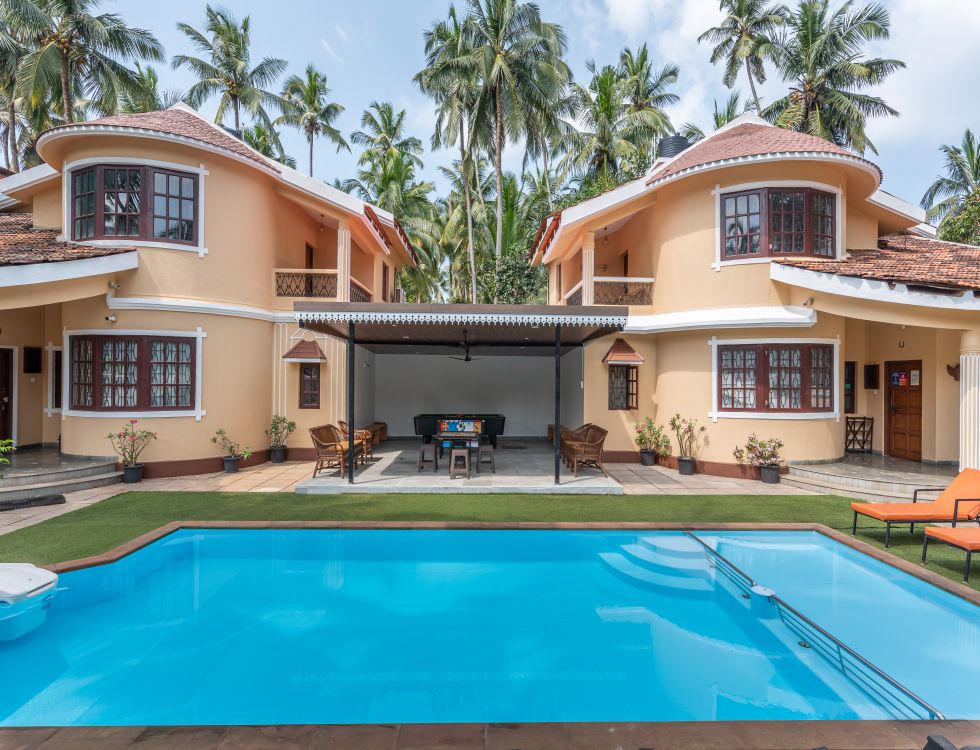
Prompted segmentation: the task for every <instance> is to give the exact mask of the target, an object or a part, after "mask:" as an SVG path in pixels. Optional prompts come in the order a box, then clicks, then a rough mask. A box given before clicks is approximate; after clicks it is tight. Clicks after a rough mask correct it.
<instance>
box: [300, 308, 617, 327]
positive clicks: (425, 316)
mask: <svg viewBox="0 0 980 750" xmlns="http://www.w3.org/2000/svg"><path fill="white" fill-rule="evenodd" d="M295 315H296V318H295V319H296V320H297V321H298V322H307V323H309V322H312V323H413V324H418V323H443V324H458V323H470V324H474V325H524V326H535V325H563V326H605V325H613V326H625V325H626V322H627V320H628V318H627V316H625V315H583V314H578V315H577V314H575V313H568V314H566V313H558V314H555V313H463V312H444V313H443V312H412V311H409V310H406V311H405V312H372V311H370V310H366V311H343V312H312V311H310V312H306V311H302V312H297V313H296V314H295Z"/></svg>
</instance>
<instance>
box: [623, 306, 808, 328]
mask: <svg viewBox="0 0 980 750" xmlns="http://www.w3.org/2000/svg"><path fill="white" fill-rule="evenodd" d="M816 322H817V313H816V312H815V311H814V310H811V309H810V308H808V307H799V306H792V305H789V306H780V305H768V306H767V305H762V306H754V307H717V308H712V309H708V310H684V311H683V312H674V313H658V314H654V315H634V314H632V313H630V316H629V320H628V321H627V323H626V326H625V327H624V328H623V332H624V333H668V332H671V331H703V330H715V329H719V328H808V327H811V326H813V325H814V324H815V323H816Z"/></svg>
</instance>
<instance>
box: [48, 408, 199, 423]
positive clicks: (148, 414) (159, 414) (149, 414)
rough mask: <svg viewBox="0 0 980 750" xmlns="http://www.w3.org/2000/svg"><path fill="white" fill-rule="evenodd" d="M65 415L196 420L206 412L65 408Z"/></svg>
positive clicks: (194, 410)
mask: <svg viewBox="0 0 980 750" xmlns="http://www.w3.org/2000/svg"><path fill="white" fill-rule="evenodd" d="M62 414H63V416H66V417H95V418H97V419H160V418H169V417H194V419H195V420H197V421H198V422H199V421H201V417H203V416H205V415H206V414H207V412H206V411H202V410H198V409H181V410H175V411H126V410H122V411H82V410H77V409H66V410H65V411H63V412H62Z"/></svg>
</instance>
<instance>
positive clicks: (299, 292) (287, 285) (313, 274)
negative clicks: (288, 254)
mask: <svg viewBox="0 0 980 750" xmlns="http://www.w3.org/2000/svg"><path fill="white" fill-rule="evenodd" d="M275 275H276V296H277V297H295V298H300V299H302V298H306V299H337V272H336V271H335V270H332V269H323V270H320V269H304V268H277V269H275Z"/></svg>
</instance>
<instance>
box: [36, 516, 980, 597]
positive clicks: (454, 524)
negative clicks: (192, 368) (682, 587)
mask: <svg viewBox="0 0 980 750" xmlns="http://www.w3.org/2000/svg"><path fill="white" fill-rule="evenodd" d="M185 529H337V530H340V529H359V530H370V529H392V530H402V531H412V530H485V531H520V530H543V531H549V530H550V531H816V532H818V533H820V534H823V535H824V536H826V537H828V538H830V539H833V540H834V541H835V542H840V543H841V544H844V545H846V546H848V547H850V548H851V549H853V550H856V551H858V552H861V553H863V554H865V555H868V556H869V557H871V558H872V559H874V560H877V561H879V562H883V563H885V564H886V565H891V566H892V567H893V568H898V569H899V570H901V571H902V572H904V573H908V574H909V575H912V576H915V577H916V578H919V579H920V580H922V581H925V582H926V583H930V584H932V585H933V586H936V587H938V588H940V589H942V590H943V591H946V592H948V593H950V594H953V595H954V596H957V597H959V598H960V599H965V600H966V601H968V602H971V603H972V604H975V605H977V606H978V607H980V591H976V590H975V589H972V588H970V587H969V586H966V585H965V584H962V583H959V582H957V581H954V580H952V579H950V578H946V577H945V576H942V575H940V574H939V573H934V572H933V571H931V570H929V569H928V568H924V567H922V566H921V565H916V564H915V563H912V562H909V561H908V560H904V559H902V558H901V557H898V556H897V555H893V554H891V553H890V552H888V551H886V550H883V549H879V548H877V547H875V546H873V545H871V544H868V543H867V542H863V541H861V540H860V539H857V538H855V537H853V536H850V535H849V534H845V533H844V532H842V531H839V530H837V529H832V528H831V527H829V526H827V525H826V524H822V523H757V522H724V523H710V522H698V523H691V522H672V521H171V522H170V523H167V524H164V525H163V526H159V527H157V528H155V529H153V530H152V531H148V532H146V533H145V534H141V535H140V536H138V537H136V538H134V539H130V540H129V541H128V542H124V543H123V544H120V545H119V546H118V547H115V548H114V549H111V550H109V551H107V552H103V553H101V554H98V555H91V556H89V557H82V558H79V559H77V560H67V561H65V562H60V563H54V564H51V565H42V566H41V567H43V568H46V569H48V570H50V571H52V572H54V573H69V572H71V571H74V570H82V569H84V568H92V567H96V566H99V565H109V564H111V563H114V562H118V561H119V560H121V559H123V558H124V557H128V556H129V555H131V554H133V553H134V552H137V551H139V550H141V549H143V548H144V547H146V546H148V545H150V544H152V543H153V542H156V541H159V540H160V539H163V538H164V537H166V536H169V535H170V534H173V533H174V532H177V531H181V530H185Z"/></svg>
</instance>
